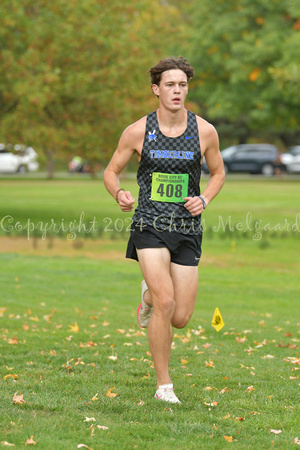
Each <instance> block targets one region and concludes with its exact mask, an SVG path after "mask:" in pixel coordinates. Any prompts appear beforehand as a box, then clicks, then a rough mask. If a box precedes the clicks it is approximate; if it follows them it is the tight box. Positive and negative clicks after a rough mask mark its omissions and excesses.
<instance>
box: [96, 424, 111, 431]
mask: <svg viewBox="0 0 300 450" xmlns="http://www.w3.org/2000/svg"><path fill="white" fill-rule="evenodd" d="M97 428H99V430H108V427H105V426H104V425H97Z"/></svg>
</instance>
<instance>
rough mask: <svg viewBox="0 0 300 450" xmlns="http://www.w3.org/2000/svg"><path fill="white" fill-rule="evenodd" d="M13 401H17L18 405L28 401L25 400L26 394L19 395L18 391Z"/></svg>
mask: <svg viewBox="0 0 300 450" xmlns="http://www.w3.org/2000/svg"><path fill="white" fill-rule="evenodd" d="M13 403H15V404H16V405H20V404H22V403H26V402H25V400H24V395H23V394H20V395H18V393H17V392H16V393H15V394H14V397H13Z"/></svg>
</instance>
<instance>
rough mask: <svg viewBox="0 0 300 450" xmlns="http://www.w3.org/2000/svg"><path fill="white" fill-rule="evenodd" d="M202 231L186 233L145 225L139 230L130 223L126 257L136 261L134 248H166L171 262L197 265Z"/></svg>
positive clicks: (199, 256)
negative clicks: (192, 233) (161, 229)
mask: <svg viewBox="0 0 300 450" xmlns="http://www.w3.org/2000/svg"><path fill="white" fill-rule="evenodd" d="M201 243H202V233H199V234H198V235H186V234H182V233H178V232H176V231H171V232H170V231H160V230H157V229H156V228H153V227H151V226H149V225H147V226H146V227H145V228H143V229H142V230H141V228H140V227H139V226H137V225H136V224H134V223H133V224H132V226H131V233H130V238H129V241H128V245H127V251H126V258H130V259H135V260H136V261H138V256H137V252H136V249H138V250H140V249H142V248H164V247H165V248H167V249H168V250H169V251H170V254H171V262H173V263H175V264H180V265H182V266H198V264H199V261H200V258H201Z"/></svg>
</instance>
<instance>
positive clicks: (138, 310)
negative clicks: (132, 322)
mask: <svg viewBox="0 0 300 450" xmlns="http://www.w3.org/2000/svg"><path fill="white" fill-rule="evenodd" d="M141 307H142V303H140V306H139V307H138V309H137V320H138V323H139V326H140V328H144V327H142V325H141V324H140V318H139V312H140V309H141Z"/></svg>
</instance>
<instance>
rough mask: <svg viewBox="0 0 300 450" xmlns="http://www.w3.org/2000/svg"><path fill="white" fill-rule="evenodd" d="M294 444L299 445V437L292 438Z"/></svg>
mask: <svg viewBox="0 0 300 450" xmlns="http://www.w3.org/2000/svg"><path fill="white" fill-rule="evenodd" d="M294 444H297V445H300V439H298V437H296V438H295V439H294Z"/></svg>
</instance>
